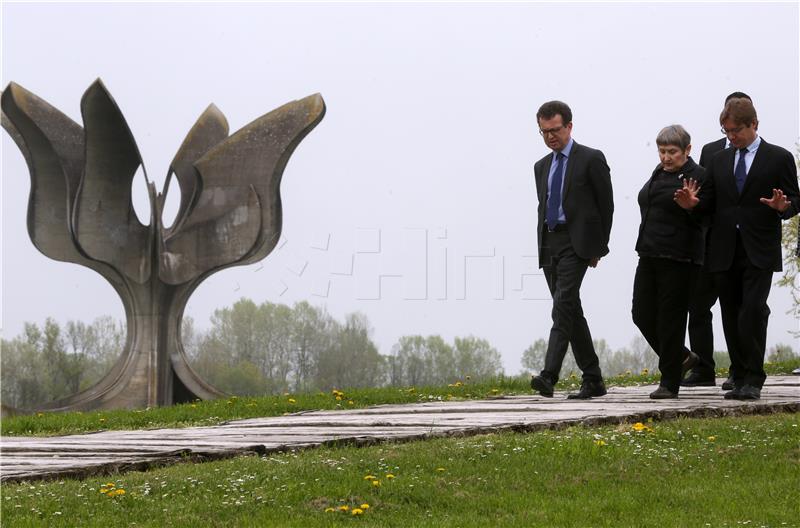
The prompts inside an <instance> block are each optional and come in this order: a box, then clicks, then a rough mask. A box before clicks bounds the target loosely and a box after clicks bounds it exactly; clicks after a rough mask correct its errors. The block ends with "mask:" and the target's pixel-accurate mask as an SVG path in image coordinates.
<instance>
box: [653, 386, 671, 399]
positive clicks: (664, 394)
mask: <svg viewBox="0 0 800 528" xmlns="http://www.w3.org/2000/svg"><path fill="white" fill-rule="evenodd" d="M677 397H678V393H677V392H672V391H671V390H669V389H668V388H666V387H665V386H663V385H659V386H658V388H657V389H656V390H654V391H653V392H651V393H650V399H651V400H674V399H676V398H677Z"/></svg>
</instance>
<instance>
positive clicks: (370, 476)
mask: <svg viewBox="0 0 800 528" xmlns="http://www.w3.org/2000/svg"><path fill="white" fill-rule="evenodd" d="M364 480H375V475H364Z"/></svg>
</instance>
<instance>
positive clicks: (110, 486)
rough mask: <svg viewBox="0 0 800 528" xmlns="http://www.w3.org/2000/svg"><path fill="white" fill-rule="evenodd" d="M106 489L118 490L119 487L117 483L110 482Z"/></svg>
mask: <svg viewBox="0 0 800 528" xmlns="http://www.w3.org/2000/svg"><path fill="white" fill-rule="evenodd" d="M106 487H107V488H116V487H117V485H116V484H115V483H113V482H109V483H107V484H106Z"/></svg>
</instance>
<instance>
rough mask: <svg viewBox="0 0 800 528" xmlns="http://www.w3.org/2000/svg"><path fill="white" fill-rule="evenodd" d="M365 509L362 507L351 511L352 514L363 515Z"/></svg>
mask: <svg viewBox="0 0 800 528" xmlns="http://www.w3.org/2000/svg"><path fill="white" fill-rule="evenodd" d="M363 513H364V510H362V509H361V508H353V511H351V512H350V515H362V514H363Z"/></svg>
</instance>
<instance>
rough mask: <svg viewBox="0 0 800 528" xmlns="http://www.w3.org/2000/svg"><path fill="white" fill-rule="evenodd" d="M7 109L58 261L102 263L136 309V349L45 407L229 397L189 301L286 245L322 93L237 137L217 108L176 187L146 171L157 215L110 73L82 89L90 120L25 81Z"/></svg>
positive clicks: (48, 248)
mask: <svg viewBox="0 0 800 528" xmlns="http://www.w3.org/2000/svg"><path fill="white" fill-rule="evenodd" d="M2 109H3V127H4V128H5V129H6V131H7V132H8V133H9V134H10V135H11V137H12V138H13V139H14V141H15V142H16V144H17V145H18V147H19V149H20V150H21V151H22V153H23V155H24V157H25V160H26V161H27V164H28V168H29V171H30V178H31V192H30V198H29V203H28V221H27V224H28V233H29V234H30V237H31V240H32V241H33V244H34V245H35V246H36V248H37V249H38V250H39V251H41V252H42V253H43V254H44V255H46V256H48V257H50V258H52V259H55V260H60V261H64V262H72V263H75V264H81V265H83V266H87V267H89V268H91V269H93V270H95V271H97V272H98V273H100V274H101V275H102V276H103V277H105V279H106V280H108V282H109V283H110V284H111V286H112V287H113V288H114V289H115V290H116V291H117V293H118V294H119V296H120V297H121V298H122V303H123V305H124V307H125V314H126V318H127V326H128V334H127V343H126V346H125V349H124V351H123V352H122V354H121V356H120V359H119V361H118V362H117V363H116V365H115V366H114V367H113V368H112V370H111V371H110V372H109V373H108V374H107V375H106V376H105V378H103V379H102V380H101V381H100V382H98V383H97V384H96V385H95V386H93V387H91V388H89V389H87V390H85V391H82V392H80V393H77V394H75V395H72V396H70V397H68V398H65V399H63V400H60V401H56V402H52V403H50V404H48V405H46V406H45V407H44V408H47V409H51V410H86V409H107V408H137V407H146V406H156V405H169V404H172V403H178V402H185V401H190V400H194V399H197V398H201V399H209V398H215V397H218V396H220V395H221V393H220V392H219V391H217V390H216V389H214V388H213V387H211V386H210V385H208V384H207V383H206V382H204V381H203V380H202V379H200V378H199V377H198V376H197V375H196V373H194V372H193V371H192V369H191V368H190V366H189V365H188V363H187V361H186V357H185V354H184V351H183V347H182V345H181V336H180V327H181V320H182V317H183V311H184V308H185V306H186V302H187V301H188V299H189V296H190V295H191V294H192V292H193V291H194V290H195V288H197V286H198V285H199V284H200V283H201V282H202V281H203V280H204V279H205V278H206V277H208V276H209V275H211V274H212V273H214V272H216V271H219V270H221V269H223V268H226V267H230V266H236V265H243V264H251V263H254V262H257V261H259V260H261V259H263V258H264V257H266V256H267V255H268V254H269V253H270V252H271V251H272V249H273V248H274V247H275V245H276V244H277V242H278V238H279V236H280V232H281V199H280V192H279V186H280V181H281V175H282V174H283V170H284V168H285V166H286V163H287V162H288V160H289V157H290V156H291V154H292V152H293V151H294V149H295V148H296V147H297V145H298V144H299V143H300V141H301V140H302V139H303V138H304V137H305V136H306V134H308V133H309V132H310V131H311V130H312V129H313V128H314V127H315V126H316V125H317V124H318V123H319V122H320V121H321V120H322V117H323V116H324V114H325V103H324V102H323V100H322V97H321V96H320V95H319V94H315V95H312V96H309V97H306V98H305V99H301V100H299V101H293V102H291V103H288V104H286V105H284V106H282V107H280V108H277V109H276V110H273V111H272V112H270V113H268V114H266V115H264V116H262V117H260V118H258V119H256V120H255V121H253V122H252V123H250V124H249V125H247V126H245V127H244V128H242V129H241V130H239V131H237V132H236V133H234V134H233V135H230V136H229V135H228V124H227V122H226V120H225V117H224V116H223V115H222V113H221V112H220V111H219V110H218V109H217V107H215V106H214V105H211V106H209V107H208V108H207V109H206V110H205V112H203V114H202V115H201V116H200V118H199V119H198V120H197V122H196V123H195V125H194V126H193V127H192V129H191V130H190V131H189V134H188V135H187V136H186V139H185V140H184V142H183V144H182V145H181V146H180V148H179V149H178V153H177V154H176V155H175V158H174V159H173V160H172V163H171V165H170V167H169V173H168V176H167V180H166V184H165V188H164V192H163V193H158V192H157V191H156V189H155V186H154V184H153V183H151V182H148V183H147V186H148V193H149V197H150V205H151V214H150V222H149V225H142V224H141V223H140V222H139V220H138V218H137V216H136V214H135V212H134V210H133V205H132V202H131V193H132V191H131V186H132V182H133V178H134V176H135V175H136V172H137V170H138V169H139V167H140V166H142V159H141V157H140V155H139V150H138V148H137V146H136V143H135V142H134V139H133V136H132V134H131V131H130V129H129V128H128V125H127V123H126V122H125V119H124V118H123V116H122V113H121V111H120V109H119V107H118V106H117V104H116V103H115V102H114V100H113V99H112V98H111V95H110V94H109V92H108V91H107V90H106V88H105V86H104V85H103V83H102V82H101V81H100V80H97V81H96V82H95V83H94V84H92V85H91V86H90V87H89V89H88V90H87V91H86V93H85V94H84V95H83V98H82V100H81V114H82V116H83V124H84V126H83V127H81V126H80V125H78V124H77V123H75V122H74V121H72V120H71V119H70V118H68V117H67V116H66V115H64V114H63V113H61V112H59V111H58V110H57V109H56V108H54V107H52V106H51V105H49V104H48V103H47V102H45V101H44V100H42V99H41V98H39V97H37V96H36V95H34V94H32V93H31V92H29V91H27V90H25V89H24V88H22V87H21V86H19V85H17V84H14V83H11V84H10V85H9V86H8V87H7V88H6V90H5V91H4V92H3V94H2ZM173 177H174V179H177V183H178V186H179V188H180V193H181V199H180V207H179V211H178V215H177V217H176V219H175V222H174V223H173V225H172V226H170V227H168V228H166V227H164V225H162V221H161V213H162V210H163V206H164V201H165V197H166V193H167V191H168V190H169V186H170V183H171V182H172V180H173ZM145 178H146V176H145Z"/></svg>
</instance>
